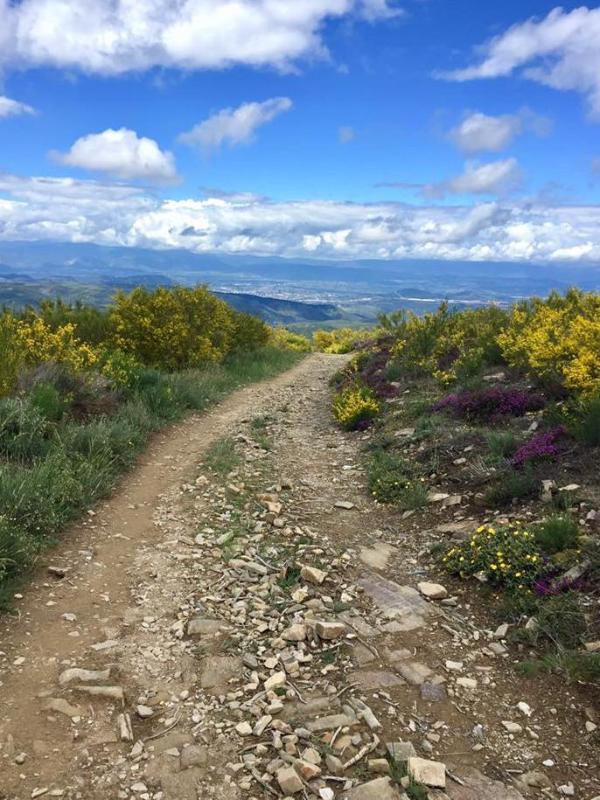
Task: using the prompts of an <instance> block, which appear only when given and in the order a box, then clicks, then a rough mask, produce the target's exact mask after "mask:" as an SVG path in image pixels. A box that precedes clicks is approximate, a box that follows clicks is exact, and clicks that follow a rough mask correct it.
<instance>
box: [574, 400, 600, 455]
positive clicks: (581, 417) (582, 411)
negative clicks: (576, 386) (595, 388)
mask: <svg viewBox="0 0 600 800" xmlns="http://www.w3.org/2000/svg"><path fill="white" fill-rule="evenodd" d="M577 412H578V413H577V414H576V416H575V421H574V422H573V424H572V425H571V430H572V432H573V433H574V434H575V436H576V437H577V438H578V439H579V440H580V441H581V442H583V443H584V444H587V445H588V446H590V447H598V446H599V445H600V397H594V398H592V399H591V400H588V401H587V402H585V403H582V404H581V405H580V407H579V408H578V409H577Z"/></svg>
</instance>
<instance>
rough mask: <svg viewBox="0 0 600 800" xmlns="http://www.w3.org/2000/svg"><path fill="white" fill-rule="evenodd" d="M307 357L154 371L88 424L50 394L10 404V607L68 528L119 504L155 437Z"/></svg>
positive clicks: (226, 455) (2, 584)
mask: <svg viewBox="0 0 600 800" xmlns="http://www.w3.org/2000/svg"><path fill="white" fill-rule="evenodd" d="M301 357H302V356H300V355H299V354H297V353H293V352H291V351H283V350H277V349H275V348H264V349H262V350H258V351H254V352H251V353H247V354H244V355H236V356H234V357H231V358H229V359H228V360H227V361H226V362H225V363H223V364H222V365H213V366H210V367H207V368H206V369H205V370H190V371H186V372H182V373H177V374H173V375H168V374H165V373H161V372H157V371H156V370H144V371H143V372H142V373H141V374H140V376H139V379H138V380H137V382H136V385H135V386H134V387H133V388H132V389H131V391H130V392H129V394H128V397H127V398H123V399H122V401H121V403H120V405H117V407H116V411H115V412H114V413H111V414H104V415H97V416H87V417H83V418H82V419H78V418H75V417H73V416H69V415H66V414H64V413H63V411H62V410H61V408H60V405H59V403H60V401H61V397H60V396H59V397H57V393H56V391H54V392H53V391H51V390H48V389H47V388H43V389H38V390H37V391H35V389H34V391H33V394H31V393H30V394H29V395H27V396H25V397H22V398H8V399H4V400H2V401H0V607H4V608H6V607H8V606H10V598H11V596H12V594H13V592H14V590H15V586H16V585H17V584H18V582H19V581H20V580H22V578H23V576H24V575H25V574H26V572H27V570H28V569H29V568H30V567H31V566H32V565H33V564H34V563H35V560H36V557H37V556H38V555H39V554H40V553H41V552H42V551H43V550H44V548H46V547H48V546H49V545H51V544H52V543H53V542H55V541H56V539H57V537H58V536H59V535H60V532H61V531H62V530H63V528H64V527H65V526H66V525H67V524H68V523H69V522H72V521H73V520H75V519H77V518H78V517H79V516H80V515H81V514H82V513H83V512H84V511H85V510H86V509H88V508H90V506H92V505H93V504H94V503H96V502H97V501H98V500H100V499H101V498H102V497H105V496H107V495H108V494H110V492H111V491H112V490H113V488H114V487H115V485H116V483H117V481H118V479H119V476H120V475H121V474H122V473H123V472H125V471H126V470H127V469H128V468H130V467H131V466H132V465H133V464H134V463H135V461H136V459H137V457H138V455H139V454H140V453H141V452H142V450H143V449H144V447H145V446H146V444H147V442H148V439H149V437H150V436H151V434H152V433H153V432H154V431H157V430H159V429H161V428H163V427H164V426H165V425H167V424H169V423H171V422H173V421H175V420H177V419H180V418H181V417H182V416H183V415H184V414H185V413H186V412H188V411H201V410H203V409H205V408H207V407H208V406H210V405H212V404H214V403H216V402H218V401H219V400H221V399H222V398H223V397H225V396H226V395H227V394H228V393H230V392H232V391H234V390H235V389H237V388H239V387H242V386H244V385H247V384H250V383H253V382H256V381H259V380H262V379H265V378H268V377H273V376H275V375H277V374H278V373H280V372H282V371H283V370H285V369H288V368H290V367H291V366H293V365H294V364H295V363H297V362H298V361H299V360H300V358H301ZM208 458H209V460H210V459H211V458H212V464H213V467H214V468H215V469H216V470H217V471H218V470H225V469H227V471H231V468H232V466H231V465H232V463H234V462H232V460H231V446H230V444H229V443H227V444H225V445H224V444H223V443H222V442H221V443H219V442H217V443H216V445H215V446H213V448H212V450H211V452H210V453H209V454H208ZM236 458H237V456H236Z"/></svg>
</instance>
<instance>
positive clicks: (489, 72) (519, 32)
mask: <svg viewBox="0 0 600 800" xmlns="http://www.w3.org/2000/svg"><path fill="white" fill-rule="evenodd" d="M599 42H600V8H586V7H585V6H582V7H581V8H576V9H573V10H572V11H565V10H564V9H562V8H555V9H553V10H552V11H550V13H549V14H548V16H546V17H545V18H544V19H542V20H537V19H534V18H532V19H529V20H527V21H526V22H522V23H519V24H517V25H513V26H512V27H511V28H509V29H508V30H507V31H505V32H504V33H502V34H500V35H499V36H496V37H494V38H493V39H491V41H489V42H487V43H486V44H484V45H482V46H481V47H480V48H479V51H480V53H481V55H482V58H481V60H480V62H479V63H477V64H475V65H473V66H470V67H466V68H465V69H458V70H454V71H452V72H447V73H443V74H442V75H441V76H440V77H444V78H446V79H448V80H453V81H468V80H474V79H477V78H498V77H502V76H506V75H512V74H513V73H514V72H515V71H516V70H521V71H520V73H519V74H520V75H522V76H523V77H525V78H528V79H529V80H532V81H536V82H537V83H541V84H544V85H546V86H551V87H553V88H554V89H562V90H574V91H577V92H580V93H581V94H583V95H585V97H586V98H587V101H588V103H589V106H590V109H591V111H592V113H593V114H595V115H600V46H599V44H598V43H599Z"/></svg>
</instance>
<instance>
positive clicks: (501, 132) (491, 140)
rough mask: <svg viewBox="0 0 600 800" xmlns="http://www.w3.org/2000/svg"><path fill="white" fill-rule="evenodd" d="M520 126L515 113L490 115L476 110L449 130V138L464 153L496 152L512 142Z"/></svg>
mask: <svg viewBox="0 0 600 800" xmlns="http://www.w3.org/2000/svg"><path fill="white" fill-rule="evenodd" d="M522 128H523V125H522V122H521V118H520V117H519V116H518V115H516V114H503V115H502V116H499V117H490V116H488V115H487V114H482V113H481V112H479V111H478V112H475V113H473V114H470V115H469V116H468V117H465V119H463V121H462V122H461V123H460V125H458V126H457V127H456V128H454V129H453V130H452V131H450V138H451V139H452V141H453V142H454V144H455V145H456V146H457V147H458V148H459V150H462V151H463V152H464V153H481V152H483V151H490V152H494V153H498V152H500V150H505V149H506V148H507V147H508V146H509V145H510V144H511V143H512V141H513V139H515V137H516V136H518V135H519V134H520V133H521V130H522Z"/></svg>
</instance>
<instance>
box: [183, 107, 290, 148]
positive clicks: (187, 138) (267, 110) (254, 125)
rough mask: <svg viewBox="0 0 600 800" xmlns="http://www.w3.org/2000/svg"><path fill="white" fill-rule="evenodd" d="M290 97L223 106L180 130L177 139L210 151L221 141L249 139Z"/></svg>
mask: <svg viewBox="0 0 600 800" xmlns="http://www.w3.org/2000/svg"><path fill="white" fill-rule="evenodd" d="M292 105H293V103H292V101H291V100H290V99H289V97H272V98H271V99H270V100H265V101H264V102H263V103H243V104H242V105H241V106H238V108H224V109H222V110H221V111H218V112H217V113H216V114H213V116H212V117H209V118H208V119H205V120H204V121H203V122H200V123H198V125H195V126H194V127H193V128H192V130H191V131H187V132H186V133H182V134H181V135H180V136H179V141H180V142H182V143H183V144H188V145H191V146H193V147H199V148H201V149H202V150H205V151H208V152H210V151H211V150H218V149H219V148H220V147H221V146H222V145H223V144H229V145H231V146H234V145H238V144H245V143H247V142H249V141H251V140H252V138H253V136H254V134H255V132H256V131H257V130H258V128H260V127H261V126H262V125H265V124H266V123H267V122H271V120H274V119H275V117H277V116H279V114H283V113H284V112H285V111H289V110H290V109H291V108H292Z"/></svg>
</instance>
